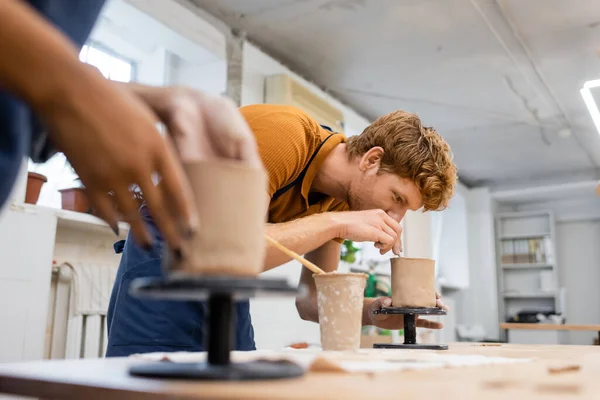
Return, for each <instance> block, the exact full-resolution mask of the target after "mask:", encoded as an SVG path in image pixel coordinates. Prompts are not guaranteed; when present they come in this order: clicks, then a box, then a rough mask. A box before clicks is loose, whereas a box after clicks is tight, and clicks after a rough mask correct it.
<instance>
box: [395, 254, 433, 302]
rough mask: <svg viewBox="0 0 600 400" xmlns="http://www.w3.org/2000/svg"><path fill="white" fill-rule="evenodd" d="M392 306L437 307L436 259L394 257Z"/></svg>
mask: <svg viewBox="0 0 600 400" xmlns="http://www.w3.org/2000/svg"><path fill="white" fill-rule="evenodd" d="M391 267H392V306H393V307H415V308H422V307H435V305H436V298H435V261H434V260H430V259H427V258H406V257H399V258H392V259H391Z"/></svg>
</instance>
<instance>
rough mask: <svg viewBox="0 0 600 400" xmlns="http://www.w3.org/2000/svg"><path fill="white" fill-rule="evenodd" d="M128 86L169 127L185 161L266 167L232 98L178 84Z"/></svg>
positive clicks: (252, 136)
mask: <svg viewBox="0 0 600 400" xmlns="http://www.w3.org/2000/svg"><path fill="white" fill-rule="evenodd" d="M127 87H128V88H130V89H131V90H132V91H133V92H134V93H135V94H136V95H138V96H139V97H140V98H141V99H142V100H143V101H144V102H145V103H146V104H147V105H148V106H149V107H150V108H151V109H152V110H153V111H154V112H155V113H156V115H157V116H158V118H159V119H160V120H161V122H162V123H163V124H164V125H165V126H166V128H167V130H168V132H169V135H170V136H171V138H172V139H173V140H174V142H175V144H176V148H177V150H178V151H179V155H180V157H181V160H182V161H183V162H185V163H187V162H195V161H200V160H214V159H219V158H227V159H234V160H239V161H242V162H244V163H246V164H247V165H249V166H252V167H256V168H263V164H262V161H261V159H260V156H259V154H258V148H257V145H256V141H255V138H254V135H253V134H252V131H251V130H250V127H249V126H248V124H247V123H246V121H245V120H244V118H243V117H242V115H241V114H240V112H239V111H238V109H237V107H236V106H235V105H234V103H233V102H232V101H230V100H229V99H227V98H225V97H220V96H214V95H210V94H206V93H203V92H200V91H197V90H193V89H190V88H187V87H179V86H175V87H152V86H144V85H139V84H127Z"/></svg>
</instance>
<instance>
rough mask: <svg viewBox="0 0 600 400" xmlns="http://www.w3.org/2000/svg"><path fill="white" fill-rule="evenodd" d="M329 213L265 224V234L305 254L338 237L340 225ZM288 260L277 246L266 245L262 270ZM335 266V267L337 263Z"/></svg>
mask: <svg viewBox="0 0 600 400" xmlns="http://www.w3.org/2000/svg"><path fill="white" fill-rule="evenodd" d="M267 197H268V200H269V201H270V200H271V198H270V197H269V196H268V195H267ZM331 214H332V213H329V212H326V213H321V214H314V215H310V216H308V217H304V218H299V219H296V220H293V221H290V222H283V223H278V224H267V226H266V227H265V234H266V235H267V236H269V237H271V238H273V239H275V240H276V241H278V242H279V243H281V244H282V245H284V246H285V247H287V248H288V249H290V250H293V251H295V252H296V253H298V254H307V253H309V252H312V251H313V250H315V249H317V248H319V247H321V246H322V245H324V244H325V243H327V242H329V241H330V240H332V239H334V238H336V237H338V235H339V230H340V225H339V224H338V223H336V222H334V220H333V219H332V218H331ZM338 257H339V249H338ZM288 261H290V257H289V256H287V255H286V254H285V253H283V252H281V251H280V250H278V249H277V248H275V247H273V246H270V245H267V247H266V256H265V263H264V271H268V270H270V269H272V268H275V267H278V266H280V265H281V264H284V263H286V262H288ZM316 264H317V265H319V264H318V263H316ZM319 266H320V265H319ZM320 267H321V268H323V267H322V266H320ZM335 268H337V264H336V265H335Z"/></svg>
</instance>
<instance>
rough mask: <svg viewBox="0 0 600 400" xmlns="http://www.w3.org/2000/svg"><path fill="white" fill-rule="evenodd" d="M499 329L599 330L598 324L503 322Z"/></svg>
mask: <svg viewBox="0 0 600 400" xmlns="http://www.w3.org/2000/svg"><path fill="white" fill-rule="evenodd" d="M500 329H524V330H541V331H596V332H600V325H574V324H526V323H525V324H524V323H516V322H504V323H501V324H500Z"/></svg>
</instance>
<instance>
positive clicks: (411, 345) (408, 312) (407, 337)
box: [373, 307, 448, 350]
mask: <svg viewBox="0 0 600 400" xmlns="http://www.w3.org/2000/svg"><path fill="white" fill-rule="evenodd" d="M373 313H374V314H384V315H390V314H392V315H394V314H401V315H404V343H376V344H374V345H373V348H376V349H428V350H448V345H447V344H420V343H417V316H418V315H446V310H444V309H442V308H438V307H431V308H411V307H384V308H381V309H379V310H375V311H373Z"/></svg>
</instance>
